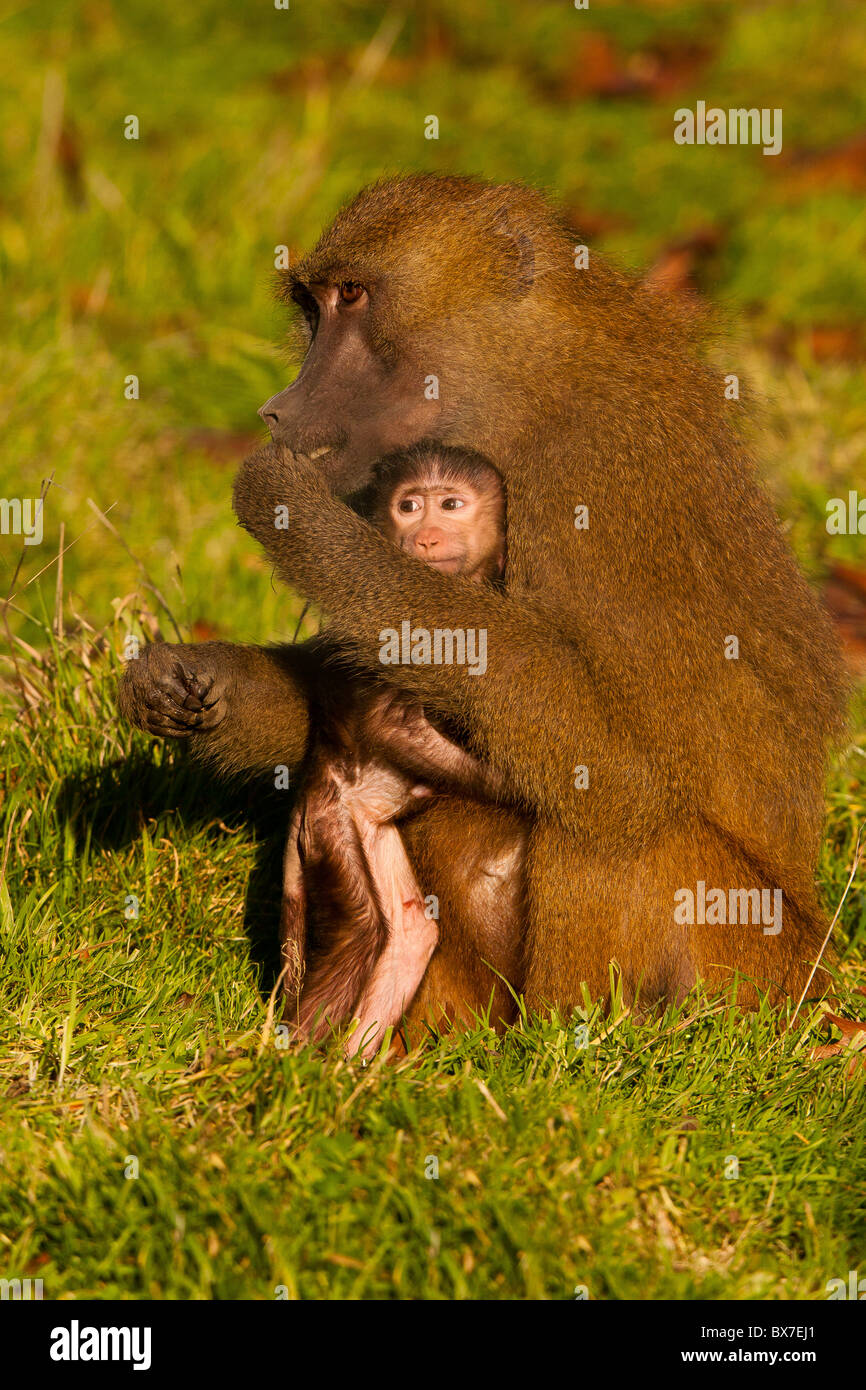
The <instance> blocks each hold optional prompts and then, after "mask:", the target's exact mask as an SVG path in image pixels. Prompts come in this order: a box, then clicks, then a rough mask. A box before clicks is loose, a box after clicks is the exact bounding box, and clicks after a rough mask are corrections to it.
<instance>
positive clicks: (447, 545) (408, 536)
mask: <svg viewBox="0 0 866 1390" xmlns="http://www.w3.org/2000/svg"><path fill="white" fill-rule="evenodd" d="M377 521H378V523H379V525H380V528H381V530H382V531H383V532H384V533H385V535H387V536H388V537H389V538H390V539H391V540H393V541H394V542H395V543H396V544H397V545H399V546H400V548H401V549H402V550H405V551H407V552H408V554H410V555H413V556H415V558H416V559H418V560H423V561H424V563H425V564H426V565H430V566H432V567H433V568H434V569H437V570H440V571H441V573H442V574H462V575H464V576H465V577H466V578H467V579H474V580H476V581H477V582H478V583H481V582H482V581H483V580H494V579H498V578H499V577H500V576H501V574H502V572H503V570H504V567H505V502H504V497H503V494H502V487H501V485H500V483H499V481H498V479H497V477H496V475H495V474H494V472H493V470H492V469H491V471H490V477H489V479H485V480H484V481H483V482H478V481H472V482H470V481H469V480H468V479H467V478H460V477H459V476H457V475H455V473H454V471H453V468H449V469H448V470H447V472H446V471H444V470H443V469H442V467H441V465H440V464H439V461H438V460H437V459H435V458H433V459H431V460H430V461H429V462H428V463H426V464H425V466H424V467H423V469H419V470H418V472H417V473H416V474H415V475H413V476H410V477H406V478H403V479H402V480H401V481H400V482H398V483H397V485H396V486H395V487H394V488H393V489H392V491H391V493H390V496H388V498H387V501H386V503H385V505H383V506H382V507H381V508H379V509H377Z"/></svg>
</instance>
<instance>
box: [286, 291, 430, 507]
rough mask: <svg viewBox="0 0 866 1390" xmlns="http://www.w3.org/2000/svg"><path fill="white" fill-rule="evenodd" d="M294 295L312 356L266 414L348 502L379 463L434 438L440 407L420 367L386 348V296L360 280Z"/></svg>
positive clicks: (309, 356) (290, 443)
mask: <svg viewBox="0 0 866 1390" xmlns="http://www.w3.org/2000/svg"><path fill="white" fill-rule="evenodd" d="M291 296H292V299H293V300H294V302H295V304H296V305H297V306H298V307H299V308H300V310H301V311H302V313H303V316H304V320H305V323H306V336H307V343H308V345H307V353H306V356H305V358H304V362H303V365H302V367H301V370H300V372H299V374H298V376H297V378H296V380H295V381H294V382H293V383H292V385H291V386H288V387H286V389H285V390H284V391H280V392H279V393H278V394H277V395H276V396H272V397H271V399H270V400H269V401H267V402H266V403H265V404H264V405H263V406H262V407H261V409H260V410H259V414H260V415H261V417H262V419H263V420H264V421H265V423H266V424H267V426H268V428H269V429H270V431H271V435H272V436H273V438H274V440H276V441H277V442H279V443H281V444H286V445H287V446H288V447H289V448H290V449H293V450H294V451H295V452H296V453H304V454H308V455H309V456H310V457H312V458H314V459H318V460H320V464H319V466H320V467H321V469H322V471H323V473H324V474H325V476H326V477H327V479H328V482H329V483H330V485H331V487H332V488H333V489H334V491H335V492H337V493H339V494H342V495H346V494H347V493H351V492H354V491H356V490H357V489H358V488H359V487H362V486H363V485H364V484H365V483H367V481H368V480H369V478H370V468H371V465H372V463H373V462H374V461H375V460H376V459H377V458H380V457H381V456H382V455H383V454H385V453H389V452H390V451H391V450H393V449H395V448H402V447H405V446H407V445H409V444H412V443H414V442H415V441H416V440H418V439H421V438H422V437H423V436H424V435H425V434H428V433H429V432H430V429H431V427H432V426H433V424H434V422H435V419H436V415H437V413H438V401H436V400H428V399H427V397H426V395H425V386H424V377H423V373H422V372H421V371H419V369H418V368H417V366H413V365H411V364H410V363H409V362H407V361H406V360H405V358H404V357H403V356H402V355H399V354H396V353H392V352H388V351H387V348H386V345H383V343H382V341H381V322H382V318H383V317H384V313H383V308H382V306H381V305H380V304H379V303H377V300H379V299H380V298H384V292H382V294H381V296H380V293H379V292H378V291H377V288H376V287H375V286H373V285H370V286H369V288H368V286H367V285H364V284H361V283H360V282H359V281H355V280H348V279H341V280H339V281H334V282H331V281H330V280H329V281H320V280H316V281H305V280H302V279H298V278H296V279H294V281H293V284H292V290H291ZM377 311H378V312H377ZM385 312H386V309H385Z"/></svg>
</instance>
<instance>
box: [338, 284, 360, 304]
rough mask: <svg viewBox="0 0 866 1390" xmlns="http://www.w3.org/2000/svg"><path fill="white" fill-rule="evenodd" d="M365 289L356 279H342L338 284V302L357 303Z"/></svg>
mask: <svg viewBox="0 0 866 1390" xmlns="http://www.w3.org/2000/svg"><path fill="white" fill-rule="evenodd" d="M366 293H367V291H366V290H365V289H364V286H363V285H360V284H359V283H358V281H357V280H344V281H343V282H342V284H341V285H340V303H341V304H357V303H358V300H359V299H363V297H364V295H365V294H366Z"/></svg>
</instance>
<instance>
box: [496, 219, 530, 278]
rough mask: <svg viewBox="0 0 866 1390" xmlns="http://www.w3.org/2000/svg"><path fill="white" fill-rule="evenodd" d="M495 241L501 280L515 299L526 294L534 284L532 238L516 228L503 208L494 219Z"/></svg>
mask: <svg viewBox="0 0 866 1390" xmlns="http://www.w3.org/2000/svg"><path fill="white" fill-rule="evenodd" d="M494 228H495V232H496V238H497V241H500V242H501V251H499V249H498V248H497V251H498V254H499V255H501V257H502V268H503V280H504V282H505V287H506V289H507V290H508V292H509V293H510V294H512V295H513V296H514V298H515V299H522V298H523V296H524V295H525V294H528V293H529V291H530V290H531V289H532V286H533V284H534V282H535V247H534V246H533V244H532V238H531V237H529V236H528V235H527V233H526V232H523V231H521V230H520V229H519V228H518V227H516V226H515V225H514V224H513V222H512V220H511V219H510V218H509V216H508V213H507V212H506V211H505V209H504V208H500V209H499V211H498V212H497V213H496V217H495V219H494Z"/></svg>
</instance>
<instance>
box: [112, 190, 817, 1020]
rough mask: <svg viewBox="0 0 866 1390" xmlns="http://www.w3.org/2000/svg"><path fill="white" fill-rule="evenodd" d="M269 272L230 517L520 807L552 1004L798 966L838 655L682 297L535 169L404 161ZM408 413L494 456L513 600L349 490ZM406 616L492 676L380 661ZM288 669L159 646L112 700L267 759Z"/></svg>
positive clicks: (216, 755) (535, 992)
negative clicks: (262, 398)
mask: <svg viewBox="0 0 866 1390" xmlns="http://www.w3.org/2000/svg"><path fill="white" fill-rule="evenodd" d="M282 292H283V295H284V297H285V298H286V299H287V300H290V301H292V302H294V303H295V304H296V305H298V306H299V307H300V309H301V310H302V311H303V314H304V316H305V321H306V324H307V332H308V338H309V346H308V351H307V355H306V358H305V360H304V364H303V367H302V369H301V372H300V374H299V376H298V378H297V380H296V381H295V383H294V384H293V385H292V386H291V387H289V388H288V389H287V390H285V391H283V392H281V393H280V394H279V395H277V396H275V397H274V398H273V399H272V400H271V401H269V402H268V403H267V405H265V406H263V407H262V411H261V413H262V415H263V416H264V417H265V419H266V420H267V421H268V424H269V426H270V428H271V432H272V434H273V436H274V440H275V443H274V444H272V445H270V446H268V447H266V448H263V449H261V450H260V451H259V452H258V453H256V454H254V455H253V456H252V457H251V458H250V459H248V460H247V461H246V462H245V464H244V465H243V466H242V468H241V470H240V472H239V475H238V478H237V481H236V486H235V508H236V511H237V513H238V516H239V518H240V520H241V521H242V523H243V524H244V526H246V527H247V529H248V530H250V531H251V532H252V534H253V535H254V536H255V537H256V538H257V539H258V540H259V541H260V543H261V544H262V545H263V546H264V548H265V550H266V551H267V553H268V554H269V555H270V556H271V557H272V558H273V560H274V562H275V564H276V565H277V568H278V570H279V572H280V573H281V575H282V576H283V578H284V579H286V581H287V582H288V583H290V584H291V585H292V586H293V587H294V588H295V589H296V590H297V591H299V592H300V593H301V594H303V595H304V596H305V597H306V598H308V599H310V600H312V601H314V602H316V603H317V604H319V605H321V607H322V608H323V609H324V611H325V612H326V613H327V614H328V617H329V633H330V636H331V637H332V639H333V640H335V641H336V642H338V643H340V644H341V646H342V648H343V650H344V651H345V653H346V654H347V658H351V659H352V660H353V661H354V662H356V663H357V666H358V668H359V669H360V670H362V671H366V672H369V673H376V674H377V675H379V676H381V677H382V678H383V679H384V680H386V681H389V682H391V683H393V685H394V686H395V687H396V688H397V689H399V690H400V691H401V692H402V693H403V694H404V695H406V696H409V697H412V698H415V699H417V700H419V701H421V702H422V703H423V705H424V707H425V708H426V709H428V710H430V711H431V712H432V713H433V715H434V716H441V717H444V718H446V719H449V720H451V721H453V722H454V724H455V725H456V726H457V727H459V728H460V730H461V731H462V735H463V738H464V740H465V744H466V746H467V748H468V750H469V751H470V752H472V753H473V754H475V755H476V756H477V757H478V758H479V759H481V760H482V761H484V762H486V763H488V764H489V765H490V766H491V767H492V768H493V769H494V770H495V772H496V773H497V774H498V775H500V776H501V778H502V780H503V783H504V785H505V787H506V790H507V794H508V797H509V799H510V801H511V803H512V804H513V805H514V806H515V807H516V808H518V809H520V810H522V811H523V812H524V813H526V814H527V815H529V816H530V817H531V819H532V823H533V828H532V832H531V837H530V844H529V849H528V856H527V860H528V862H527V875H528V924H527V933H528V935H527V945H528V951H529V961H528V971H527V981H526V989H527V997H528V1001H529V1003H530V1004H539V1003H546V1002H553V1001H557V1002H559V1003H560V1004H562V1005H568V1004H570V1003H573V1002H575V1001H577V1000H579V999H580V998H581V992H582V989H581V987H582V985H583V984H584V983H585V984H586V985H587V986H588V988H589V991H590V993H591V994H592V995H594V996H596V997H600V996H604V995H605V994H606V992H607V989H608V979H609V970H608V966H609V962H610V961H612V960H615V961H617V962H618V963H619V966H620V968H621V970H622V974H623V983H624V987H625V992H626V995H627V996H632V995H633V994H634V993H635V992H636V990H637V989H638V988H640V991H641V995H642V997H643V998H644V999H647V1000H652V999H665V998H671V997H675V996H677V995H679V994H681V993H682V992H683V991H685V990H687V989H688V988H689V987H690V986H691V985H692V984H693V983H694V982H695V980H696V978H697V977H699V976H702V977H705V978H708V979H709V980H710V981H711V982H714V983H722V982H724V981H726V980H728V979H730V977H731V972H732V971H735V970H736V971H740V972H742V973H744V974H746V975H748V976H752V977H754V978H755V979H757V981H758V982H759V983H761V984H767V985H773V986H775V987H776V991H777V992H778V991H779V990H782V991H789V992H791V991H795V990H799V989H800V988H801V987H802V984H803V982H804V980H805V978H806V973H807V971H808V968H809V962H810V961H811V960H812V959H813V958H814V956H815V954H816V952H817V949H818V946H819V943H820V941H821V938H822V934H823V928H824V923H823V919H822V916H821V913H820V911H819V908H818V906H817V902H816V897H815V892H814V886H813V869H814V864H815V860H816V855H817V849H818V843H819V836H820V830H821V820H822V783H823V770H824V762H825V756H826V752H827V749H828V745H829V744H830V742H831V740H832V739H833V737H834V736H835V735H836V734H837V733H838V731H839V729H840V727H841V719H842V698H843V681H842V676H841V666H840V658H839V655H838V651H837V646H836V643H835V640H834V637H833V634H832V632H831V629H830V626H829V624H828V622H827V619H826V618H825V616H824V614H823V612H822V610H821V609H820V607H819V605H818V603H817V601H816V600H815V598H814V597H813V595H812V594H811V592H810V590H809V588H808V587H807V585H806V583H805V581H804V580H803V578H802V577H801V575H800V573H799V572H798V570H797V567H796V565H795V563H794V561H793V558H792V556H791V554H790V552H789V550H788V548H787V546H786V544H785V543H784V541H783V539H782V537H781V535H780V533H779V530H778V527H777V524H776V521H775V518H774V517H773V515H772V512H771V509H770V506H769V504H768V502H767V500H766V498H765V497H764V496H763V494H762V492H761V491H760V490H759V489H758V487H757V485H756V483H755V480H754V477H753V470H752V465H751V463H750V461H749V459H748V457H747V455H746V453H745V451H744V448H743V445H742V443H741V441H740V439H739V437H738V432H737V430H736V422H735V420H733V419H732V416H734V415H735V412H736V411H737V410H738V409H739V406H738V405H737V404H736V403H734V402H730V401H726V400H725V397H724V392H723V387H722V383H721V380H720V378H719V377H718V375H717V374H716V373H715V372H713V371H712V370H710V369H709V368H708V367H706V366H705V365H703V363H702V362H701V361H700V359H699V356H698V354H697V349H696V347H695V344H694V342H693V341H692V336H691V334H690V332H689V330H688V328H687V326H685V325H684V323H683V322H682V319H681V317H680V316H679V315H674V314H673V313H672V312H671V311H670V310H669V309H668V307H667V306H666V304H665V303H664V301H663V300H662V299H661V298H660V297H659V296H658V295H653V294H650V293H648V292H645V291H644V290H642V289H641V288H640V287H639V286H638V285H636V284H634V283H632V282H631V281H630V280H628V279H627V278H626V277H624V276H623V275H622V274H620V273H619V272H617V271H616V270H614V269H612V268H611V267H610V266H608V265H607V264H606V263H605V262H604V261H603V260H601V259H600V258H599V257H596V256H592V257H591V258H590V263H589V266H588V267H587V268H585V269H579V268H576V266H575V258H574V237H573V235H572V233H570V231H569V230H568V228H567V227H566V226H565V225H564V224H563V223H562V222H561V221H560V219H559V217H558V216H557V215H556V214H555V213H553V212H552V211H551V210H550V209H549V207H548V206H547V204H546V203H545V202H544V201H543V199H542V198H541V197H540V196H539V195H538V194H536V193H534V192H532V191H530V190H528V189H526V188H522V187H519V186H503V187H496V186H488V185H484V184H481V183H478V182H476V181H474V180H471V179H463V178H450V177H438V176H426V175H418V176H411V177H409V178H402V179H396V180H392V181H388V182H385V183H382V184H379V185H376V186H374V187H372V188H369V189H366V190H365V191H363V192H362V193H361V194H359V195H358V197H357V198H356V199H355V200H354V201H353V202H352V203H351V204H350V205H349V206H348V207H347V208H346V209H345V210H344V211H343V212H342V213H340V215H339V216H338V217H337V219H336V220H335V222H334V224H333V226H332V227H331V228H330V229H329V230H328V231H326V232H325V233H324V235H323V236H322V238H321V240H320V242H319V244H318V245H317V247H316V248H315V249H314V250H313V252H312V253H311V254H310V255H309V256H307V257H306V258H305V259H304V260H302V261H301V262H300V264H298V265H297V266H295V267H294V268H293V269H292V270H291V271H289V272H287V273H286V274H285V276H284V278H283V281H282ZM425 435H427V436H429V435H433V436H435V437H436V438H437V439H439V440H441V441H442V442H443V443H445V444H451V445H455V446H457V447H470V448H474V449H478V450H479V451H481V452H482V453H484V454H485V455H486V456H487V457H489V458H490V459H491V460H492V462H493V463H494V465H495V466H496V468H497V470H498V471H499V472H500V474H501V475H502V477H503V478H504V480H505V484H506V488H507V492H508V507H509V519H508V574H507V581H506V589H505V592H502V593H497V592H495V591H494V590H492V589H489V590H483V589H481V588H479V587H478V586H476V585H472V584H469V583H466V582H464V581H461V580H460V579H457V580H451V579H448V578H446V577H444V576H442V575H438V574H436V573H434V572H432V571H431V570H430V569H429V568H427V567H422V566H419V565H416V564H413V563H412V561H411V560H409V559H408V558H406V557H404V556H402V555H400V554H399V553H396V552H395V551H394V549H393V547H391V546H390V544H389V543H388V542H387V541H386V540H384V539H383V538H382V537H381V536H379V535H378V534H377V533H376V532H375V531H374V530H373V529H372V528H371V527H369V526H368V525H367V524H366V523H365V522H364V521H363V520H362V519H361V518H360V517H359V516H357V515H356V513H355V511H353V510H352V507H351V505H348V504H347V503H348V502H351V500H352V498H353V497H354V496H355V494H357V493H358V492H359V491H361V490H362V489H363V488H364V486H365V484H367V483H368V481H369V477H370V470H371V467H372V465H373V462H374V460H375V459H376V458H378V457H379V456H380V455H381V454H382V453H383V452H386V451H387V450H389V449H393V448H396V447H404V446H406V445H408V444H410V443H412V442H413V441H414V440H417V439H418V438H420V437H422V436H425ZM306 455H309V456H310V457H306ZM311 460H312V461H311ZM341 499H347V500H341ZM278 508H287V509H288V510H287V512H286V513H284V514H283V515H284V516H285V517H286V520H285V525H284V528H283V529H277V528H276V527H275V518H276V516H277V515H278V513H277V510H276V509H278ZM576 508H579V509H580V510H579V511H578V512H577V513H576V510H575V509H576ZM576 521H578V522H579V525H576V524H575V522H576ZM406 619H410V620H411V622H412V623H413V624H416V625H420V626H423V627H424V628H427V629H433V628H437V627H439V628H455V627H462V628H466V629H468V628H475V629H478V628H484V629H485V630H486V631H487V633H488V651H489V665H488V671H487V674H486V676H485V678H484V679H483V680H480V681H479V680H473V679H472V677H471V676H469V675H468V673H467V671H466V669H465V667H460V666H456V665H454V666H432V665H421V664H419V665H407V666H394V667H387V666H385V667H383V666H382V665H381V663H380V661H379V641H378V634H379V632H380V630H381V629H382V628H383V627H396V628H399V627H400V624H401V622H402V621H404V620H406ZM732 639H735V640H732ZM308 661H309V655H308V654H307V653H305V652H304V651H303V649H301V650H293V649H285V648H281V649H278V650H276V651H273V652H270V653H268V652H264V651H261V650H258V651H252V652H251V650H250V649H249V648H231V647H227V646H224V645H220V644H216V645H211V644H205V645H204V646H198V647H191V648H187V647H183V648H155V649H153V650H151V651H150V652H149V653H145V659H144V660H143V661H142V660H140V661H139V662H137V663H132V665H131V667H130V670H129V673H128V676H127V679H126V685H125V690H124V693H123V696H122V700H123V707H124V709H125V711H126V713H127V714H128V715H129V717H131V718H132V719H133V720H134V721H135V722H137V723H139V724H140V725H142V726H143V727H146V728H149V729H150V730H151V731H152V732H156V733H169V734H171V733H173V734H175V735H180V734H183V733H185V732H188V733H189V737H190V738H191V741H192V742H193V744H194V746H195V747H196V750H197V751H198V752H200V754H201V756H203V757H205V758H208V759H210V760H212V761H213V762H214V763H215V764H216V765H217V766H219V767H223V768H227V769H247V770H253V769H256V768H263V767H271V766H273V765H274V764H276V763H284V762H287V761H294V760H297V759H298V758H300V756H301V755H302V753H303V750H304V748H305V746H306V743H307V738H308V724H307V719H308V714H307V709H308V707H307V699H306V694H305V684H304V672H305V663H307V662H308ZM190 706H192V707H193V714H192V718H193V722H195V721H197V720H198V721H200V723H199V724H198V726H197V727H196V728H194V729H193V730H192V731H191V732H190V731H189V730H188V722H189V720H190ZM185 722H186V725H187V727H186V728H185ZM421 820H422V818H421V817H418V818H416V819H415V820H414V821H413V826H415V827H418V826H419V822H420V821H421ZM415 833H416V835H417V836H418V837H419V838H418V840H417V841H416V842H415V843H413V839H412V836H411V835H407V837H406V842H407V846H408V848H409V852H410V857H413V862H414V866H415V869H416V873H417V874H418V877H419V880H420V881H421V882H422V883H424V884H425V888H427V889H428V891H433V892H435V891H436V882H437V881H438V883H440V884H441V886H442V895H443V896H445V897H448V896H449V881H450V880H453V881H455V882H456V880H457V878H458V876H459V875H460V874H461V870H462V867H463V864H464V863H465V862H467V860H468V861H469V862H470V865H471V862H472V854H471V853H470V854H469V855H468V856H467V854H466V847H465V840H464V836H463V831H462V829H460V828H457V829H455V828H454V824H453V823H449V824H444V825H443V824H442V823H441V822H437V820H436V817H435V816H434V815H433V814H432V810H431V816H430V823H429V826H428V827H427V829H426V831H425V830H423V829H416V831H415ZM469 844H470V847H472V848H474V847H475V842H474V841H473V840H472V839H471V836H470V841H469ZM461 856H462V861H461ZM455 861H457V862H455ZM698 884H704V885H710V886H711V887H712V888H718V889H720V890H726V891H727V890H738V889H743V890H752V889H758V890H760V889H769V890H775V889H777V888H778V889H780V890H781V891H782V894H783V899H782V901H783V916H782V927H781V930H779V931H775V930H771V931H769V932H768V931H767V930H766V929H763V928H762V927H761V925H760V924H754V923H752V924H750V925H742V924H738V925H736V926H731V925H730V924H728V923H726V924H724V925H720V924H717V922H716V923H713V922H711V921H703V922H701V921H698V922H696V924H695V925H688V924H687V923H684V922H682V921H677V920H676V918H675V915H674V914H675V905H676V901H677V899H676V898H675V895H679V894H680V892H681V890H683V889H684V888H689V887H690V886H695V885H698ZM444 944H445V943H444V933H443V946H444ZM454 959H457V960H458V964H457V966H456V973H451V974H449V975H448V983H447V984H445V983H444V978H445V976H444V972H445V970H446V960H445V952H444V951H443V960H442V962H441V963H440V965H439V967H438V968H439V969H440V970H441V971H442V972H443V977H442V978H443V983H442V986H441V993H442V995H443V998H444V996H446V995H447V996H448V999H449V1000H451V999H452V998H453V995H454V993H455V991H456V992H458V993H459V992H460V991H461V989H462V988H463V985H462V982H461V972H462V970H463V967H462V965H461V964H460V963H459V959H458V957H455V958H454ZM436 960H437V958H436V957H434V962H433V963H431V968H430V971H428V978H427V981H426V982H425V986H426V987H429V988H430V989H433V988H434V987H435V988H439V987H438V986H437V984H436V979H435V975H434V973H433V972H434V969H435V967H436ZM452 963H453V962H452ZM466 989H467V993H468V992H470V991H469V987H468V984H467V986H466ZM426 1002H429V995H427V994H426V988H425V989H422V991H421V995H420V996H419V1001H418V1004H417V1007H424V1006H425V1004H426Z"/></svg>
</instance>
